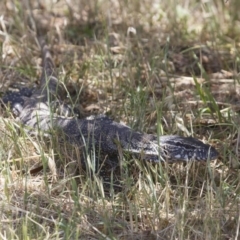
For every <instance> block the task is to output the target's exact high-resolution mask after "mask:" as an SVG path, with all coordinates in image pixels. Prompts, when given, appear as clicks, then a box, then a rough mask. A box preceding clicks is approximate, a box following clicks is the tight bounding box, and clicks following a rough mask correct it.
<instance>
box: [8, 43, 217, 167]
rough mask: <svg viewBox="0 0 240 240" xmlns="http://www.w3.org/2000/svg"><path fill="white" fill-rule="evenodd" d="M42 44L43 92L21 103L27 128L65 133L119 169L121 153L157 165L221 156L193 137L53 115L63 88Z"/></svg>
mask: <svg viewBox="0 0 240 240" xmlns="http://www.w3.org/2000/svg"><path fill="white" fill-rule="evenodd" d="M39 42H40V45H41V48H42V55H43V71H42V76H41V80H40V88H39V89H38V90H36V91H35V92H34V93H33V94H32V95H31V96H30V97H28V98H25V99H24V101H21V104H20V105H21V111H20V114H19V117H18V118H19V120H20V122H21V123H22V124H23V125H26V126H28V127H30V128H31V129H40V130H42V131H47V130H49V129H54V128H58V129H61V131H62V133H63V138H65V139H66V140H67V141H68V142H70V143H71V144H74V145H77V146H79V148H82V147H84V148H85V149H87V152H88V151H89V150H92V149H95V151H97V150H98V151H99V152H100V153H101V156H109V158H111V161H113V165H118V155H119V151H123V152H127V153H130V154H133V155H134V156H136V157H138V158H141V159H144V160H149V161H153V162H159V161H168V162H178V161H190V160H197V161H206V160H213V159H216V158H217V156H218V152H217V151H216V150H215V149H214V148H213V147H211V146H210V145H207V144H204V143H203V142H201V141H199V140H197V139H195V138H192V137H180V136H175V135H167V136H160V137H158V136H156V135H152V134H145V133H140V132H136V131H134V130H132V129H131V128H129V127H128V126H126V125H123V124H120V123H117V122H114V121H113V120H111V119H110V118H108V117H106V116H104V115H99V116H90V117H87V118H83V119H78V118H77V117H72V118H66V117H64V116H59V115H57V114H55V113H53V112H52V111H51V102H54V101H55V100H56V96H57V95H58V93H59V91H60V90H61V86H60V83H59V81H58V78H57V75H56V73H55V71H54V64H53V61H52V59H51V55H50V52H49V50H48V47H47V45H46V44H45V42H44V41H43V40H39ZM7 100H8V101H9V100H10V99H9V98H8V99H7ZM5 102H6V99H5Z"/></svg>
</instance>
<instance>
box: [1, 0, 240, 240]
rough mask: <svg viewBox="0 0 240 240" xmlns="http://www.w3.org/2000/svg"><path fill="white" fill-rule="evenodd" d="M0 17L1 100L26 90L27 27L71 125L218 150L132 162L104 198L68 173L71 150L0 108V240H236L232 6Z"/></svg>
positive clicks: (184, 0)
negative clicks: (210, 154)
mask: <svg viewBox="0 0 240 240" xmlns="http://www.w3.org/2000/svg"><path fill="white" fill-rule="evenodd" d="M0 9H1V10H0V30H1V31H0V35H1V37H0V46H1V52H0V56H1V57H0V63H1V67H0V84H1V95H3V94H4V93H5V92H6V91H7V90H8V89H10V88H14V87H15V86H16V85H17V86H30V87H35V86H36V85H37V84H38V79H39V75H40V72H41V58H40V49H39V47H38V45H37V42H36V35H35V32H34V30H33V29H31V28H30V27H29V26H30V25H31V22H32V21H33V20H34V19H36V22H38V24H39V25H40V26H41V28H42V29H45V30H46V32H47V38H48V42H49V44H50V47H51V49H52V52H53V56H54V61H55V64H56V68H57V71H58V74H59V78H60V80H61V81H62V82H64V84H65V86H66V92H67V94H66V101H67V102H68V103H70V104H72V105H73V106H75V107H77V108H78V109H79V110H80V112H81V114H82V116H87V115H91V114H98V113H104V114H107V115H109V116H111V117H112V118H113V119H115V120H116V121H122V122H124V123H126V124H128V125H129V126H131V127H132V128H133V129H135V130H138V131H144V132H148V133H155V134H160V135H161V134H179V135H184V136H189V135H191V136H194V137H197V138H199V139H201V140H203V141H204V142H207V143H209V144H212V145H213V146H215V147H216V148H217V149H218V150H219V152H220V156H219V158H218V159H217V160H216V161H213V162H207V163H189V164H182V163H181V164H172V165H170V164H167V163H166V164H161V165H160V164H159V165H157V166H153V165H151V164H147V165H144V166H143V165H142V164H141V162H139V161H138V160H137V159H132V160H131V162H133V161H134V162H135V164H134V166H129V165H128V164H126V167H125V168H124V172H123V179H122V186H123V188H122V191H120V192H118V191H115V189H114V188H113V187H110V190H109V191H108V192H106V191H105V189H104V187H103V184H102V181H101V179H99V178H98V176H97V175H96V176H95V175H94V176H91V177H89V175H83V176H82V175H81V174H80V176H76V175H75V174H73V173H74V171H73V169H74V168H75V167H76V165H74V164H75V162H76V158H77V157H76V154H77V152H75V154H73V155H71V154H70V153H69V152H68V151H67V150H66V151H65V148H64V147H61V146H60V147H59V146H57V144H56V143H57V142H56V141H55V140H54V137H53V139H51V140H45V139H42V138H39V137H32V136H30V135H28V134H27V133H26V132H24V131H23V129H22V127H21V126H19V124H18V123H17V121H15V120H14V117H13V116H12V114H11V113H10V112H9V111H6V110H5V108H1V109H0V113H1V115H0V116H1V117H0V219H1V224H0V238H1V239H236V240H237V239H239V238H240V237H239V228H240V175H239V166H240V165H239V140H240V135H239V123H240V119H239V110H240V108H239V106H240V85H239V74H238V72H239V70H240V65H239V61H240V53H239V50H240V45H239V40H240V39H239V38H240V11H239V9H240V1H238V0H228V1H227V0H226V1H221V0H191V1H189V0H180V1H177V0H168V1H160V0H141V1H140V0H131V1H128V0H124V1H120V0H98V1H96V0H88V1H86V0H82V1H80V0H79V1H78V0H38V1H35V0H34V1H31V0H2V1H1V2H0ZM39 166H43V170H41V171H38V168H39ZM130 168H131V169H132V168H133V170H130Z"/></svg>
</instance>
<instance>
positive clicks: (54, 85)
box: [38, 37, 60, 102]
mask: <svg viewBox="0 0 240 240" xmlns="http://www.w3.org/2000/svg"><path fill="white" fill-rule="evenodd" d="M38 41H39V45H40V46H41V51H42V59H43V63H42V67H43V70H42V75H41V79H40V88H41V90H42V94H43V95H44V97H46V98H47V99H48V100H49V101H50V102H51V101H52V100H53V98H55V97H56V95H57V94H58V91H59V90H60V89H59V88H60V82H59V80H58V78H57V74H56V72H55V66H54V64H53V60H52V56H51V53H50V50H49V47H48V45H47V44H46V41H45V39H44V38H41V37H39V38H38ZM49 97H50V99H49ZM52 97H53V98H52Z"/></svg>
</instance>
